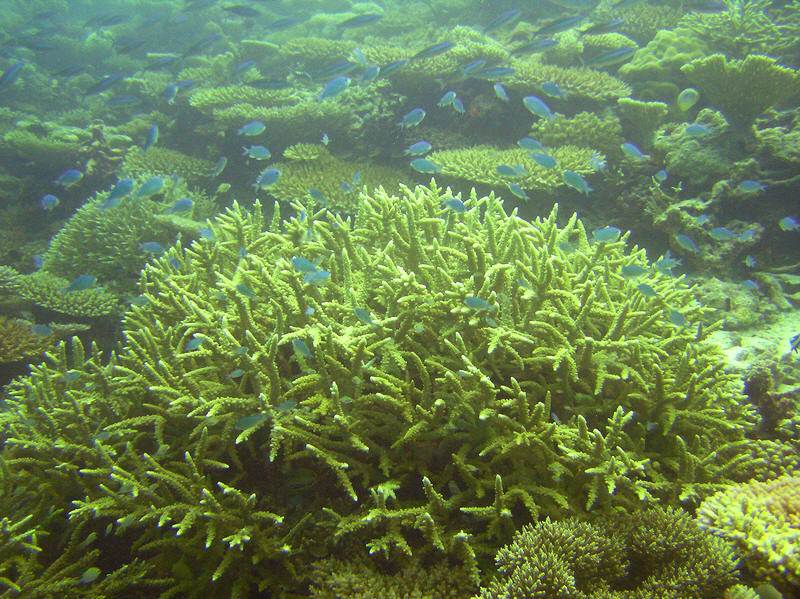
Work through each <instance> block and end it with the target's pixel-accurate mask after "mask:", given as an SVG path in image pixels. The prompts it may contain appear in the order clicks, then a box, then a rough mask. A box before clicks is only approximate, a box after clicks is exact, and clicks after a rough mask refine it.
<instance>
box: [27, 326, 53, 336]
mask: <svg viewBox="0 0 800 599" xmlns="http://www.w3.org/2000/svg"><path fill="white" fill-rule="evenodd" d="M30 331H31V333H33V334H34V335H36V336H37V337H49V336H50V335H52V334H53V331H52V330H51V329H50V327H48V326H47V325H45V324H34V325H31V327H30Z"/></svg>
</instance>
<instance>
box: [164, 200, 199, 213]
mask: <svg viewBox="0 0 800 599" xmlns="http://www.w3.org/2000/svg"><path fill="white" fill-rule="evenodd" d="M192 207H194V201H192V198H182V199H180V200H178V201H177V202H175V203H174V204H173V205H172V206H170V207H169V208H167V209H166V210H165V211H164V214H177V213H178V212H187V211H189V210H191V209H192Z"/></svg>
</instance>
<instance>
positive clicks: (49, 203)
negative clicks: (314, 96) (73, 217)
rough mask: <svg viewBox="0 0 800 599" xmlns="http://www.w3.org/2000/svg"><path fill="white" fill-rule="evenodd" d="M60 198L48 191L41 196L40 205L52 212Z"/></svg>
mask: <svg viewBox="0 0 800 599" xmlns="http://www.w3.org/2000/svg"><path fill="white" fill-rule="evenodd" d="M58 204H59V200H58V198H57V197H56V196H54V195H53V194H52V193H46V194H44V195H43V196H42V197H41V198H39V205H40V206H41V207H42V209H43V210H47V211H48V212H50V211H51V210H52V209H53V208H55V207H56V206H58Z"/></svg>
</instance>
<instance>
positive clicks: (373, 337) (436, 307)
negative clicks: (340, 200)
mask: <svg viewBox="0 0 800 599" xmlns="http://www.w3.org/2000/svg"><path fill="white" fill-rule="evenodd" d="M453 206H456V207H460V206H463V209H461V208H459V209H458V210H455V209H453ZM282 209H283V210H285V206H284V207H283V208H282ZM293 209H294V210H296V214H294V215H291V216H290V217H289V218H287V219H285V220H281V214H280V212H281V210H279V205H278V204H276V205H275V209H274V213H273V216H272V219H271V220H270V221H269V222H264V220H263V218H264V217H263V215H262V208H261V206H260V205H259V204H258V203H256V204H255V206H254V207H253V210H252V211H247V210H245V209H244V208H242V207H241V206H239V205H238V204H234V205H233V207H231V208H230V209H228V211H227V212H226V213H225V214H223V215H221V216H219V217H218V218H217V219H216V220H215V221H214V222H213V223H212V224H211V230H212V231H213V239H203V240H199V241H196V242H194V243H192V244H191V245H190V246H188V247H185V248H184V247H181V245H180V244H178V245H177V246H175V247H173V248H172V249H170V250H169V251H168V252H167V253H166V254H165V255H164V256H163V257H162V258H160V259H158V260H156V261H154V262H151V263H150V264H148V265H147V266H146V268H145V269H144V271H143V273H142V276H141V280H140V292H141V299H142V301H141V302H137V303H136V305H135V307H133V308H132V310H131V311H130V312H129V313H128V314H127V315H126V318H125V324H124V329H125V338H124V342H123V343H122V346H121V347H120V348H119V350H118V351H117V352H115V353H114V354H112V355H111V357H110V358H109V357H104V356H103V355H102V354H101V353H100V352H99V351H98V350H97V349H96V348H90V349H89V350H88V351H85V350H84V348H83V346H82V344H80V343H79V342H78V341H77V340H75V341H73V342H72V343H71V345H69V347H68V345H67V344H66V343H64V344H62V345H61V346H59V348H58V351H57V352H55V353H54V354H53V355H52V356H51V358H50V360H49V361H48V362H47V363H46V364H43V365H40V366H37V367H34V368H33V371H32V373H31V375H30V376H28V377H25V378H22V379H19V380H17V381H15V382H14V383H12V384H11V386H10V396H11V397H10V399H9V401H8V403H9V404H10V406H11V408H12V409H11V410H9V411H7V412H4V413H3V414H2V423H3V426H4V428H5V430H7V431H8V433H7V434H6V437H5V442H4V445H3V450H2V454H0V455H1V457H2V460H3V484H4V485H6V484H8V485H10V486H11V487H13V488H14V489H16V491H15V494H14V495H13V496H10V495H6V496H4V498H3V501H4V502H5V503H4V505H5V506H6V508H5V510H4V512H5V513H7V514H8V515H9V518H11V519H12V521H15V522H23V521H24V517H25V516H26V515H27V514H32V515H33V519H32V520H30V521H25V522H26V523H27V524H26V526H28V527H33V530H34V532H35V533H36V534H40V533H45V532H46V533H48V534H49V535H52V538H51V539H50V540H49V544H48V547H62V546H63V547H67V548H69V551H73V552H74V551H77V549H76V548H77V547H83V548H89V549H91V548H94V547H95V546H96V544H97V543H98V542H99V541H98V539H99V538H100V537H105V538H108V537H109V536H110V538H112V539H114V538H116V539H118V540H119V542H120V544H119V546H120V550H119V551H116V552H114V553H113V555H110V554H108V553H106V554H104V556H103V558H102V559H97V560H92V559H83V555H84V554H85V555H91V553H89V552H83V553H81V556H82V559H83V561H81V562H80V563H81V568H88V567H99V568H102V569H103V572H104V573H105V574H106V575H107V576H108V577H112V576H115V577H117V578H118V579H123V578H125V576H133V575H132V574H129V571H134V570H135V571H136V572H139V573H140V577H141V578H143V579H144V578H146V576H145V574H147V576H155V575H158V576H159V577H160V579H161V580H160V582H157V583H156V582H153V583H152V584H158V585H160V586H162V587H163V590H164V595H163V596H165V597H178V596H180V597H200V596H202V597H225V598H228V597H247V596H248V593H252V592H255V590H256V589H258V590H260V592H262V593H269V594H271V595H272V596H281V594H282V593H283V594H284V595H283V596H288V594H289V593H297V592H300V593H302V592H304V590H303V589H304V585H306V586H307V584H308V579H309V577H310V570H311V568H312V566H311V564H312V563H313V562H315V561H316V560H318V559H319V556H320V555H351V556H353V557H354V558H355V557H356V556H361V557H362V558H363V559H370V558H369V556H372V559H373V560H379V561H381V562H384V564H387V563H388V564H389V565H391V564H395V565H399V564H402V563H404V562H405V561H407V560H408V559H410V558H414V559H422V560H431V561H436V560H441V559H443V558H445V557H447V558H450V559H451V560H453V562H454V563H456V564H459V568H460V569H463V570H464V571H466V572H468V573H469V576H470V577H471V578H472V579H474V580H476V581H477V577H478V574H479V570H480V568H481V567H482V566H486V565H488V564H489V563H490V560H491V557H492V556H493V555H494V553H495V552H496V551H497V549H498V548H499V547H500V546H501V545H502V544H504V543H508V542H509V541H510V540H511V538H512V535H513V533H514V531H515V530H516V529H517V528H519V527H520V526H522V525H524V524H525V523H529V522H531V521H534V520H537V519H540V518H544V517H554V518H559V517H566V516H580V515H585V514H587V512H589V513H592V514H598V515H599V514H609V513H612V512H615V511H617V510H620V509H623V508H624V509H638V508H640V507H642V506H643V505H644V506H646V505H648V504H651V503H654V502H656V501H663V502H666V503H671V504H676V503H678V502H686V503H689V504H691V503H696V502H699V501H700V500H701V499H702V498H704V497H706V496H707V495H709V494H710V493H712V492H714V491H717V490H719V489H721V488H722V485H723V484H724V483H726V482H732V481H739V480H746V479H747V478H749V477H752V476H754V475H760V474H763V471H764V469H765V464H767V463H768V461H769V460H768V459H766V458H765V456H768V455H778V454H780V448H779V447H777V444H773V445H771V446H769V447H765V448H762V449H759V447H760V445H759V444H758V442H752V441H750V440H747V439H745V434H746V432H747V431H748V430H749V429H750V421H751V417H750V415H749V413H748V411H747V410H746V409H745V408H744V407H742V405H740V397H739V392H738V385H737V381H736V379H735V378H734V377H733V376H732V375H728V374H726V373H725V372H724V368H723V362H722V360H721V358H720V355H719V354H718V353H717V352H716V350H714V349H713V347H712V346H709V345H707V344H706V343H705V339H706V336H707V334H708V330H707V329H706V328H704V327H701V326H698V323H699V321H700V319H701V317H702V315H703V312H704V310H703V308H702V307H701V306H700V305H699V304H697V303H696V302H695V301H694V300H693V297H692V294H691V292H690V290H689V289H688V288H687V287H686V286H685V285H684V284H683V282H682V280H680V279H676V278H673V277H668V276H661V275H658V274H656V273H655V272H653V274H651V276H650V278H649V279H648V281H649V283H648V285H649V286H650V289H651V290H652V293H649V292H648V293H647V294H645V293H643V292H641V291H640V290H637V288H636V287H635V286H634V285H632V283H631V282H629V281H628V280H627V279H626V278H624V277H623V276H621V275H620V271H621V269H622V268H623V267H626V266H632V265H637V266H641V267H642V268H648V267H649V264H648V263H647V261H646V258H645V254H644V251H643V250H641V249H638V248H636V247H629V246H628V244H627V242H626V235H627V234H625V235H623V236H622V237H621V238H620V239H616V238H614V236H612V237H611V238H606V240H605V241H594V240H593V237H592V236H590V235H587V233H586V231H585V229H584V226H583V225H582V223H581V222H580V221H579V220H578V219H577V218H576V216H572V217H570V218H568V219H564V222H563V225H562V226H559V225H558V224H557V212H556V209H555V208H554V209H553V211H552V213H551V214H550V215H549V216H547V217H546V218H539V219H536V220H535V221H533V222H528V221H525V220H523V219H521V218H519V217H518V216H517V215H516V213H515V212H512V213H508V212H506V210H504V208H503V205H502V203H501V201H500V200H499V199H498V198H496V197H494V196H493V195H490V196H488V197H479V196H478V195H477V194H476V193H475V192H474V191H473V192H472V194H471V195H470V196H469V197H467V198H465V199H464V200H463V204H462V203H461V200H460V199H459V198H458V197H457V196H455V195H454V194H453V193H452V192H451V191H450V190H449V189H443V188H440V187H437V186H436V185H435V184H432V185H431V186H430V187H422V186H420V187H417V188H415V189H410V188H407V187H401V190H400V193H399V194H398V195H396V196H393V195H390V194H388V193H387V192H386V191H384V190H383V189H382V188H378V189H376V190H375V191H374V193H372V194H371V195H369V194H366V193H361V195H360V202H359V209H358V212H357V214H356V215H355V217H350V218H346V219H345V218H342V217H340V216H337V215H335V214H331V213H328V212H327V211H326V210H319V211H317V212H314V211H312V210H307V209H305V207H304V206H302V205H301V204H294V205H293ZM309 230H311V231H312V234H311V235H309V234H308V231H309ZM672 312H680V313H681V314H682V315H683V318H684V319H685V320H686V323H687V325H686V326H676V325H675V324H672V322H670V319H669V315H670V314H671V313H672ZM673 320H674V319H673ZM68 349H69V351H67V350H68ZM67 372H70V373H73V374H72V375H71V376H65V373H67ZM45 498H46V500H45ZM122 547H124V548H125V549H122ZM58 551H61V550H60V549H59V550H58ZM65 551H67V550H65ZM67 554H69V553H68V551H67ZM58 555H61V553H58V552H56V551H54V550H52V549H51V550H50V551H43V552H41V553H39V554H31V553H29V552H28V553H26V552H25V551H24V550H20V552H19V553H18V554H17V559H19V560H20V561H21V562H24V563H26V564H27V565H26V568H27V570H26V571H34V572H35V571H39V572H50V570H47V568H48V567H50V565H51V562H52V561H54V560H55V559H56V557H58ZM69 555H71V554H69ZM61 559H62V562H63V560H68V559H72V558H67V557H62V558H61ZM87 562H89V563H87ZM142 572H144V573H142ZM5 575H6V576H7V577H10V580H11V583H12V584H16V585H18V586H19V587H20V588H22V589H23V592H24V590H25V584H28V583H27V582H25V580H22V581H21V580H20V579H16V580H15V579H14V578H13V575H9V574H5ZM31 584H32V583H31ZM31 588H33V587H31Z"/></svg>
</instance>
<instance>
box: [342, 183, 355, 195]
mask: <svg viewBox="0 0 800 599" xmlns="http://www.w3.org/2000/svg"><path fill="white" fill-rule="evenodd" d="M339 187H340V188H341V189H342V191H343V192H344V193H353V192H354V191H355V188H354V187H353V186H352V185H350V184H349V183H348V182H347V181H341V182H340V183H339Z"/></svg>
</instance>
